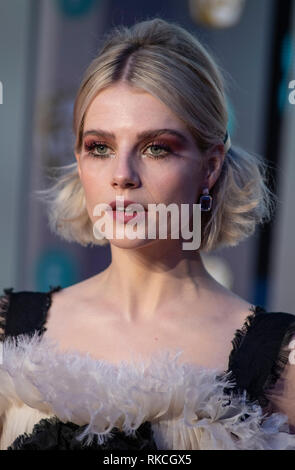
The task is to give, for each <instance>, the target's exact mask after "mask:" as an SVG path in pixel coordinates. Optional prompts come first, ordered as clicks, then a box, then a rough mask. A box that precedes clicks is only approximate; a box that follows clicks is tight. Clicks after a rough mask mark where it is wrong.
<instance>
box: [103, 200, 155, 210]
mask: <svg viewBox="0 0 295 470" xmlns="http://www.w3.org/2000/svg"><path fill="white" fill-rule="evenodd" d="M116 203H117V205H118V208H120V207H122V206H123V207H124V209H126V207H128V206H129V205H130V204H140V206H142V207H143V209H144V210H145V211H147V207H146V204H143V203H142V202H135V201H129V200H127V199H124V202H123V201H120V200H118V201H112V202H110V203H109V205H110V206H111V208H112V210H116ZM135 209H136V207H135Z"/></svg>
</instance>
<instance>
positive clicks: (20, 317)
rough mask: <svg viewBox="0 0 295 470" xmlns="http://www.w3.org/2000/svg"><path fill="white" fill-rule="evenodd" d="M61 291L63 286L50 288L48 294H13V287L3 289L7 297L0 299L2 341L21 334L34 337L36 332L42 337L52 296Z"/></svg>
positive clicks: (22, 292) (0, 338)
mask: <svg viewBox="0 0 295 470" xmlns="http://www.w3.org/2000/svg"><path fill="white" fill-rule="evenodd" d="M61 289H62V287H61V286H55V287H52V286H50V289H49V291H48V292H31V291H20V292H13V290H14V288H13V287H10V288H6V289H3V291H4V294H5V295H3V296H1V297H0V327H1V330H0V336H1V337H0V340H1V341H4V339H5V338H7V337H16V336H18V335H20V334H27V335H33V334H34V333H35V331H36V330H37V331H38V332H39V334H40V335H42V334H43V332H44V331H45V326H44V325H45V323H46V319H47V313H48V311H49V308H50V306H51V301H52V294H53V292H56V291H59V290H61Z"/></svg>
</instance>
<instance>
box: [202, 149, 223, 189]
mask: <svg viewBox="0 0 295 470" xmlns="http://www.w3.org/2000/svg"><path fill="white" fill-rule="evenodd" d="M224 158H225V152H224V145H223V144H216V145H214V146H213V147H211V148H210V149H208V150H207V152H206V159H205V161H206V172H205V179H206V181H207V186H208V188H209V191H210V189H211V188H212V187H213V186H214V184H215V183H216V181H217V180H218V178H219V175H220V173H221V169H222V165H223V162H224Z"/></svg>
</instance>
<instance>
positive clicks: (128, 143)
mask: <svg viewBox="0 0 295 470" xmlns="http://www.w3.org/2000/svg"><path fill="white" fill-rule="evenodd" d="M76 158H77V161H78V171H79V175H80V179H81V182H82V185H83V188H84V192H85V198H86V205H87V211H88V214H89V217H90V219H91V221H92V222H93V223H94V222H95V221H97V220H98V217H97V216H94V215H93V210H94V207H95V206H96V205H97V204H100V203H107V204H110V202H111V201H114V200H116V196H124V199H128V200H131V201H134V202H136V203H140V204H142V205H147V204H151V203H153V204H159V203H162V204H165V205H167V206H168V205H169V204H171V203H176V204H177V205H180V204H185V203H186V204H190V205H192V204H193V203H197V202H198V201H197V199H198V196H199V195H200V193H201V191H202V187H203V180H204V170H202V168H201V153H200V151H199V149H198V147H197V145H196V144H195V142H194V139H193V137H192V136H191V134H190V133H189V131H188V130H187V128H186V126H185V125H184V124H183V123H182V121H181V120H180V119H179V118H178V117H177V116H176V115H175V114H174V113H173V112H172V111H171V110H170V109H169V108H168V107H167V106H166V105H165V104H163V103H162V102H161V101H160V100H158V99H157V98H155V97H154V96H152V95H151V94H149V93H147V92H145V91H143V90H140V89H135V88H132V87H130V86H128V85H126V84H116V85H113V86H111V87H109V88H107V89H105V90H103V91H102V92H100V93H99V94H98V95H97V96H96V98H95V99H94V100H93V102H92V103H91V105H90V107H89V108H88V111H87V113H86V116H85V122H84V129H83V143H82V150H81V153H80V154H76ZM109 214H111V215H109V217H111V218H112V221H113V223H114V227H115V225H116V224H118V223H120V224H121V225H122V222H119V221H118V220H113V215H112V213H111V212H109ZM139 223H140V222H139ZM123 225H124V223H123ZM168 229H169V227H168ZM168 231H169V230H168ZM145 233H146V237H145V238H144V239H138V238H136V239H134V240H129V239H128V237H125V238H124V239H113V240H110V242H111V243H113V244H115V245H116V246H122V247H126V248H128V247H137V246H142V245H146V244H148V243H154V242H155V240H154V239H153V240H151V239H149V238H148V235H147V230H146V232H145Z"/></svg>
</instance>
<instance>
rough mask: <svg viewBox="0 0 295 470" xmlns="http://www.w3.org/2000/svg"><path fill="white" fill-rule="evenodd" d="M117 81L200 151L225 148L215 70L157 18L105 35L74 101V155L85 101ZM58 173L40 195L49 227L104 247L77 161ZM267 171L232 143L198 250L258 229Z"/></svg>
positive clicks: (200, 49)
mask: <svg viewBox="0 0 295 470" xmlns="http://www.w3.org/2000/svg"><path fill="white" fill-rule="evenodd" d="M118 82H125V83H127V84H129V85H130V86H134V87H137V88H141V89H143V90H145V91H147V92H148V93H150V94H152V95H154V96H155V97H156V98H158V99H159V100H161V101H162V102H163V103H164V104H166V105H167V106H168V107H169V108H170V109H171V110H172V111H173V112H174V113H175V114H176V115H177V116H178V117H179V118H180V119H181V120H182V121H183V122H184V123H185V125H186V126H187V128H188V130H189V131H190V133H191V135H192V136H193V138H194V139H195V142H196V144H197V146H198V148H199V149H200V151H201V153H202V152H205V151H206V150H208V149H209V148H210V147H211V146H213V145H215V144H220V143H223V140H224V136H225V134H226V131H227V123H228V115H227V105H226V96H225V91H224V90H225V85H224V79H223V76H222V73H221V70H220V68H219V67H218V66H217V64H216V61H214V60H213V58H212V57H211V56H210V54H209V53H208V51H207V50H206V49H205V47H204V46H203V45H201V44H200V42H199V41H198V39H197V38H196V37H194V35H192V34H191V33H190V32H188V31H187V30H185V29H184V28H182V27H181V26H180V25H178V24H177V23H175V22H173V23H172V22H167V21H165V20H163V19H161V18H158V17H157V18H153V19H148V20H145V21H141V22H139V23H135V24H134V25H133V26H132V27H130V28H129V27H126V26H122V25H121V26H116V27H113V29H112V30H111V31H110V32H108V33H107V35H106V36H105V37H104V38H103V44H102V46H101V48H100V50H99V52H98V55H97V56H96V57H95V58H94V60H93V61H92V62H91V64H90V65H89V67H88V68H87V70H86V72H85V75H84V77H83V79H82V83H81V85H80V88H79V90H78V92H77V95H76V99H75V103H74V116H73V129H74V134H75V139H76V140H75V151H76V152H77V153H79V152H80V151H81V148H82V134H83V125H84V119H85V115H86V112H87V110H88V108H89V106H90V104H91V102H92V101H93V99H94V98H95V97H96V95H97V94H98V93H99V92H100V91H101V90H103V89H104V88H106V87H108V86H110V85H112V84H115V83H118ZM60 170H61V174H60V175H58V176H57V177H56V180H55V181H54V184H53V185H52V186H51V187H50V188H49V189H45V190H43V191H38V193H39V194H40V193H41V194H42V197H43V200H44V201H46V202H47V203H48V204H49V224H50V227H51V229H52V230H53V231H54V232H56V233H58V234H59V235H60V236H61V237H62V238H64V239H66V240H68V241H76V242H78V243H80V244H82V245H84V246H85V245H89V244H90V245H104V244H107V243H109V241H108V240H107V239H106V238H104V239H102V240H98V239H96V238H95V237H94V235H93V227H92V222H91V220H90V218H89V216H88V213H87V209H86V203H85V196H84V190H83V187H82V184H81V182H80V178H79V174H78V170H77V162H75V163H73V164H70V165H66V166H63V167H60ZM266 173H267V165H266V163H265V162H264V160H263V159H262V157H260V156H258V155H252V154H249V153H247V152H245V151H244V150H242V149H240V148H238V147H233V146H231V148H230V149H229V151H228V152H227V154H226V155H225V159H224V164H223V166H222V170H221V173H220V176H219V178H218V180H217V181H216V183H215V184H214V186H213V188H211V192H210V194H211V196H212V198H213V205H212V209H211V211H210V212H204V211H202V213H201V214H202V216H201V217H202V227H201V228H202V230H201V245H200V247H199V250H200V251H205V252H209V251H212V250H216V249H219V248H222V247H226V246H235V245H237V244H238V243H239V242H240V241H241V240H243V239H245V238H246V237H248V236H250V235H252V234H253V232H254V231H255V225H256V224H258V223H263V222H268V221H270V220H271V217H272V214H273V209H274V207H275V195H274V194H273V193H272V192H271V190H270V189H269V188H268V187H267V181H266ZM196 203H197V201H196Z"/></svg>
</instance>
